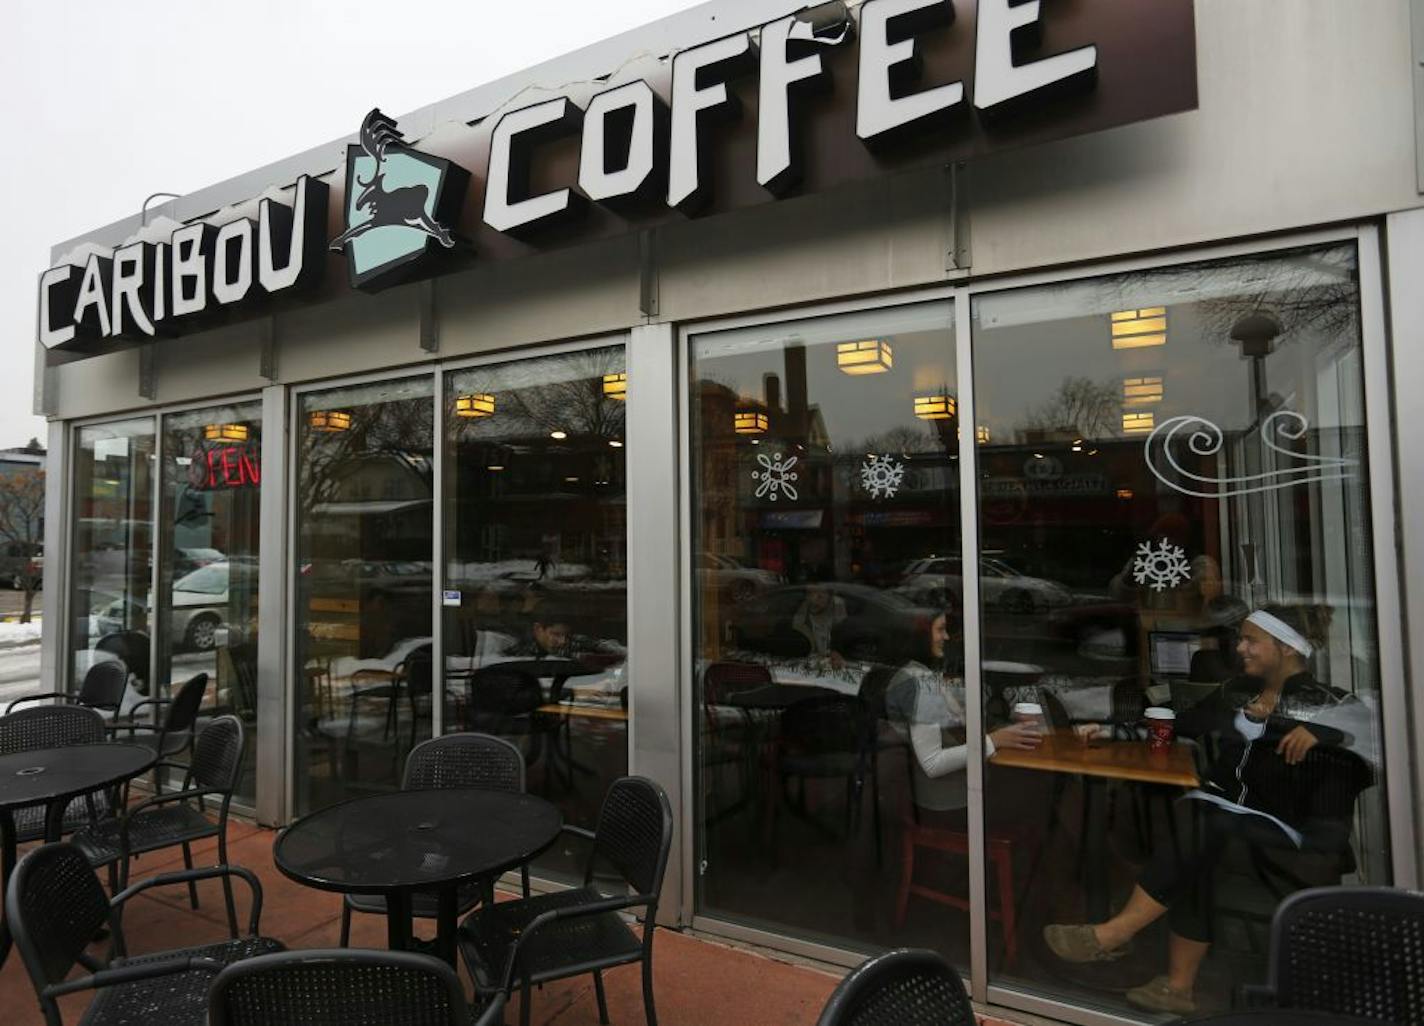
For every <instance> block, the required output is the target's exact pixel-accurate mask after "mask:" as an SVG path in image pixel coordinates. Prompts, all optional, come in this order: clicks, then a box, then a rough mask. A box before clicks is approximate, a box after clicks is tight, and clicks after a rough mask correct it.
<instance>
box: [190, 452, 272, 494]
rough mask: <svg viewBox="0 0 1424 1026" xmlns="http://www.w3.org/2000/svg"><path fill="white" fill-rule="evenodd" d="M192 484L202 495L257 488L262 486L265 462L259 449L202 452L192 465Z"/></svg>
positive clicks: (196, 455) (196, 456)
mask: <svg viewBox="0 0 1424 1026" xmlns="http://www.w3.org/2000/svg"><path fill="white" fill-rule="evenodd" d="M188 483H189V484H190V485H191V486H192V487H193V488H194V489H196V490H197V491H201V492H214V491H221V490H226V489H230V488H256V487H257V486H258V485H260V484H261V483H262V461H261V458H260V457H259V455H258V453H257V451H256V450H255V449H250V448H248V447H246V446H240V445H220V446H213V447H212V448H208V449H199V450H198V451H197V452H195V453H193V458H192V462H191V463H189V464H188Z"/></svg>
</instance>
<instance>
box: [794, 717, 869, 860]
mask: <svg viewBox="0 0 1424 1026" xmlns="http://www.w3.org/2000/svg"><path fill="white" fill-rule="evenodd" d="M872 722H874V721H873V720H872V719H871V718H870V717H869V716H868V715H867V713H866V709H865V703H864V702H862V701H861V699H860V698H859V697H858V696H855V695H817V696H816V697H813V698H807V699H805V700H803V701H800V702H796V703H794V704H792V705H789V706H787V707H786V709H785V710H784V711H783V712H782V714H781V739H780V741H779V743H778V755H777V760H776V766H777V770H778V771H779V772H780V774H781V787H782V789H783V792H784V791H785V787H786V782H787V781H788V780H790V779H793V778H794V779H796V780H799V781H800V787H799V791H798V796H797V800H796V803H795V806H794V807H795V809H796V811H797V813H798V814H799V815H800V816H801V817H802V818H803V819H805V820H807V821H808V822H811V823H813V824H815V825H818V826H819V825H821V824H819V823H818V822H817V821H815V820H814V819H812V818H811V816H810V814H809V812H808V810H807V807H806V781H807V780H808V779H829V780H842V781H844V783H845V811H844V832H845V836H847V837H849V836H850V835H851V834H852V832H853V831H854V830H855V829H856V828H857V827H858V825H859V820H860V807H861V804H862V802H861V796H862V794H863V793H864V791H865V789H866V778H867V777H871V781H870V793H871V807H872V810H873V812H874V821H875V822H874V830H875V839H876V859H877V862H878V861H879V859H880V858H881V853H880V788H879V786H878V785H877V783H876V781H875V779H874V777H873V773H874V771H875V770H876V769H877V768H878V763H877V762H876V761H874V760H872V758H871V753H872V750H873V746H874V738H873V736H871V735H870V734H869V730H868V724H870V723H872ZM771 808H772V810H774V809H775V805H774V804H773V805H772V806H771Z"/></svg>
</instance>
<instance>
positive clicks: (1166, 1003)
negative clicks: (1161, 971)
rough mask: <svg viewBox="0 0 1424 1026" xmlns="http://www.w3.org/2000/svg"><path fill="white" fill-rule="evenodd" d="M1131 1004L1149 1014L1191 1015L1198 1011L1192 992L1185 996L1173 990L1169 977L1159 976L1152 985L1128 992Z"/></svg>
mask: <svg viewBox="0 0 1424 1026" xmlns="http://www.w3.org/2000/svg"><path fill="white" fill-rule="evenodd" d="M1127 1000H1128V1003H1129V1004H1132V1005H1135V1006H1136V1007H1138V1008H1144V1009H1146V1010H1147V1011H1149V1012H1167V1013H1170V1014H1172V1015H1191V1014H1192V1013H1193V1012H1195V1011H1196V1010H1197V1004H1196V1002H1195V1001H1193V1000H1192V994H1191V991H1187V992H1186V993H1185V994H1184V993H1182V992H1181V991H1180V990H1173V989H1172V988H1171V987H1170V986H1168V984H1167V977H1165V976H1158V977H1156V978H1155V979H1153V980H1152V981H1151V982H1150V983H1144V984H1143V985H1142V986H1140V987H1133V988H1132V989H1131V990H1129V991H1128V992H1127Z"/></svg>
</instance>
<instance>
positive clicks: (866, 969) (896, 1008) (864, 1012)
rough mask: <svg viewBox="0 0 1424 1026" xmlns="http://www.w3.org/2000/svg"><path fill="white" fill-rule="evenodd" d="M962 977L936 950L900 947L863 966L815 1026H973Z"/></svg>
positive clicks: (847, 980)
mask: <svg viewBox="0 0 1424 1026" xmlns="http://www.w3.org/2000/svg"><path fill="white" fill-rule="evenodd" d="M976 1021H977V1020H976V1019H975V1018H974V1009H973V1008H972V1007H971V1006H970V1004H969V995H967V994H965V993H964V982H963V981H962V980H961V979H960V978H959V974H958V973H957V972H955V971H954V969H953V967H951V966H950V964H949V963H948V962H946V961H945V960H944V958H943V956H941V955H940V954H938V953H937V952H934V951H925V950H917V949H911V948H900V949H899V950H897V951H887V952H886V953H885V954H883V955H878V956H877V957H875V958H872V959H870V961H868V962H865V963H864V964H863V965H861V967H860V968H859V969H856V970H855V971H854V972H852V973H851V974H850V975H849V976H847V977H846V978H845V979H843V980H841V982H840V984H839V986H837V987H836V989H835V991H834V992H832V994H831V997H830V1000H828V1001H827V1002H826V1007H825V1008H823V1009H822V1010H821V1017H820V1018H819V1019H817V1020H816V1026H975V1023H976Z"/></svg>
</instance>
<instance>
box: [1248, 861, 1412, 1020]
mask: <svg viewBox="0 0 1424 1026" xmlns="http://www.w3.org/2000/svg"><path fill="white" fill-rule="evenodd" d="M1266 981H1267V982H1266V983H1265V985H1264V986H1260V987H1248V988H1245V996H1246V998H1247V1000H1248V1002H1249V1003H1250V1004H1253V1005H1258V1006H1273V1007H1276V1008H1282V1009H1293V1010H1297V1011H1312V1012H1324V1013H1328V1014H1331V1015H1340V1016H1350V1017H1353V1018H1359V1019H1377V1020H1379V1021H1381V1022H1388V1023H1417V1022H1424V894H1419V893H1416V892H1412V891H1404V890H1398V889H1396V888H1392V887H1314V888H1311V889H1309V890H1304V891H1300V892H1298V893H1296V894H1293V895H1291V896H1290V897H1289V898H1287V899H1286V900H1285V901H1284V902H1282V903H1281V906H1280V908H1278V909H1277V910H1276V915H1275V918H1274V920H1273V921H1272V923H1271V953H1270V960H1269V962H1268V966H1267V976H1266Z"/></svg>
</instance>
